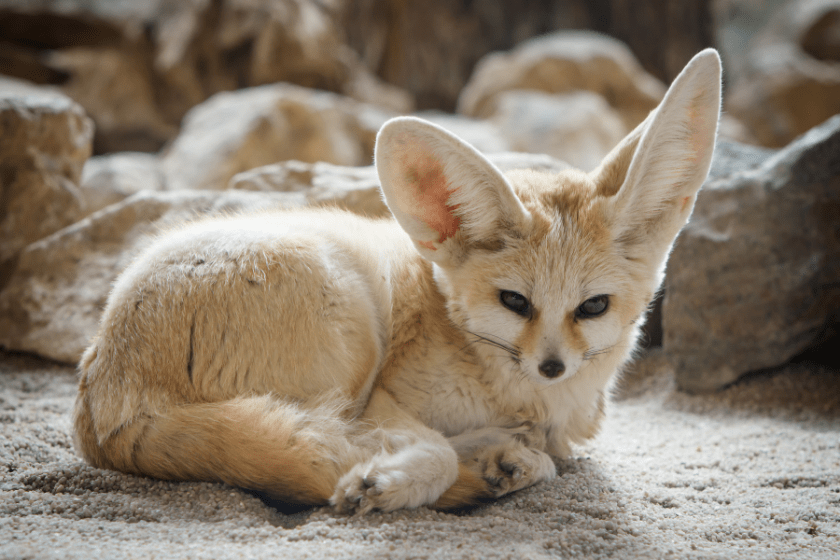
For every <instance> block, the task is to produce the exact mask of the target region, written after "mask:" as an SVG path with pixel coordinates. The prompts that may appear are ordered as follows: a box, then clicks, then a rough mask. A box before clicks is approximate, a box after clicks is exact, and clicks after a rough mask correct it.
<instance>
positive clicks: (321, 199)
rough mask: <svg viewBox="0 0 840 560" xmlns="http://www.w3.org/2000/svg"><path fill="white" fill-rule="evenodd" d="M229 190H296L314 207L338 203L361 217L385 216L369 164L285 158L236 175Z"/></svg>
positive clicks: (377, 177)
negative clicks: (361, 165)
mask: <svg viewBox="0 0 840 560" xmlns="http://www.w3.org/2000/svg"><path fill="white" fill-rule="evenodd" d="M229 188H231V189H237V190H249V191H263V192H265V191H274V192H297V193H300V195H301V196H302V197H303V198H304V199H305V200H306V203H307V204H309V205H314V206H338V207H339V208H344V209H346V210H350V211H352V212H355V213H357V214H361V215H363V216H372V217H381V216H388V215H390V212H389V211H388V207H387V206H385V202H384V201H383V200H382V194H381V191H380V190H379V176H378V175H377V174H376V168H375V167H374V166H372V165H370V166H367V167H346V166H340V165H332V164H329V163H324V162H317V163H305V162H302V161H286V162H283V163H277V164H274V165H266V166H263V167H258V168H256V169H252V170H250V171H246V172H244V173H239V174H238V175H235V176H234V177H233V179H231V181H230V186H229Z"/></svg>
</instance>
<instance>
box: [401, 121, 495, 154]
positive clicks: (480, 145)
mask: <svg viewBox="0 0 840 560" xmlns="http://www.w3.org/2000/svg"><path fill="white" fill-rule="evenodd" d="M415 116H417V117H420V118H421V119H426V120H427V121H430V122H433V123H435V124H436V125H438V126H440V127H442V128H445V129H446V130H448V131H449V132H452V133H453V134H455V135H456V136H458V137H459V138H463V139H464V140H466V141H467V142H469V143H470V144H471V145H472V146H473V147H474V148H475V149H477V150H478V151H479V152H482V153H484V154H494V153H499V152H509V151H511V149H512V146H511V144H510V142H508V140H507V138H505V136H504V135H503V133H502V131H501V130H500V129H499V127H498V126H496V125H495V124H494V123H492V122H490V121H486V120H479V119H472V118H470V117H465V116H463V115H453V114H451V113H443V112H440V111H422V112H419V113H415Z"/></svg>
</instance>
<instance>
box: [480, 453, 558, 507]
mask: <svg viewBox="0 0 840 560" xmlns="http://www.w3.org/2000/svg"><path fill="white" fill-rule="evenodd" d="M476 460H477V461H478V462H479V463H480V466H481V475H482V477H483V478H484V480H485V482H487V485H488V487H489V490H490V492H492V493H493V495H494V496H496V497H499V496H504V495H505V494H508V493H510V492H514V491H516V490H521V489H522V488H527V487H528V486H531V485H533V484H536V483H538V482H542V481H544V480H551V479H552V478H554V477H555V476H556V474H557V470H556V469H555V467H554V462H553V461H552V460H551V457H549V456H548V455H547V454H545V453H543V452H542V451H539V450H537V449H531V448H528V447H525V446H523V445H516V446H512V447H511V446H498V447H493V448H489V449H487V450H486V453H484V454H483V457H480V458H476Z"/></svg>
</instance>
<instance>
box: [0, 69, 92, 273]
mask: <svg viewBox="0 0 840 560" xmlns="http://www.w3.org/2000/svg"><path fill="white" fill-rule="evenodd" d="M92 138H93V125H92V123H91V121H90V119H89V118H88V117H86V116H85V113H84V111H83V110H82V108H81V107H79V105H77V104H76V103H74V102H73V101H71V100H70V99H69V98H68V97H66V96H64V95H61V94H60V93H56V92H53V91H49V90H38V89H34V88H31V87H29V86H27V85H26V84H22V83H19V82H10V81H3V82H2V83H0V288H2V286H3V284H4V283H5V281H6V280H7V277H8V274H9V273H10V272H11V269H12V268H13V266H14V264H13V261H14V259H15V258H16V257H17V255H18V254H19V253H20V251H21V250H22V249H23V248H24V247H25V246H26V245H27V244H29V243H31V242H33V241H36V240H38V239H41V238H42V237H45V236H47V235H49V234H51V233H53V232H54V231H57V230H59V229H61V228H63V227H64V226H67V225H69V224H72V223H73V222H74V221H76V220H77V219H79V218H80V217H81V216H82V215H83V213H84V200H83V199H82V197H81V196H80V191H79V188H78V183H79V178H80V176H81V173H82V165H83V164H84V162H85V160H86V159H87V158H88V157H89V156H90V153H91V141H92Z"/></svg>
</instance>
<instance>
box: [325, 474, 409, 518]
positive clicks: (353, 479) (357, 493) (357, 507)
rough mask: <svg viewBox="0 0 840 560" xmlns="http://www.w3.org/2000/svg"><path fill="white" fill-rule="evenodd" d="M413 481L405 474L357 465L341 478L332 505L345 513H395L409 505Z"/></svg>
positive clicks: (331, 500)
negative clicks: (373, 511)
mask: <svg viewBox="0 0 840 560" xmlns="http://www.w3.org/2000/svg"><path fill="white" fill-rule="evenodd" d="M409 489H410V481H409V480H408V475H407V474H406V473H404V472H402V471H396V470H389V471H381V470H378V469H376V468H375V467H373V466H372V465H370V464H363V465H356V466H355V467H353V468H352V469H351V470H350V472H348V473H347V474H345V475H344V476H342V477H341V479H340V480H339V481H338V484H337V485H336V490H335V493H334V494H333V496H332V498H330V503H331V504H332V505H333V506H335V508H336V509H337V510H338V511H339V512H341V513H350V514H353V513H367V512H369V511H371V510H374V509H378V510H382V511H392V510H395V509H399V508H401V507H405V506H406V505H408V503H409V501H410V498H409Z"/></svg>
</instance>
